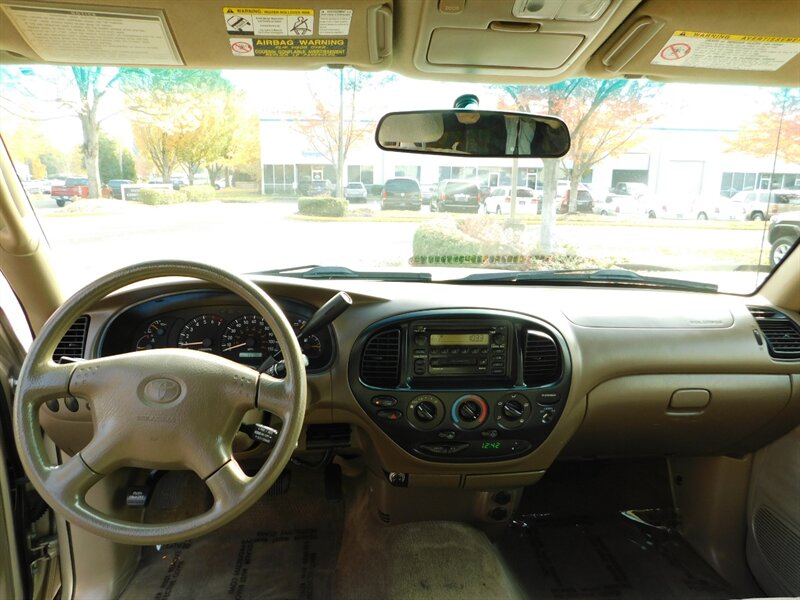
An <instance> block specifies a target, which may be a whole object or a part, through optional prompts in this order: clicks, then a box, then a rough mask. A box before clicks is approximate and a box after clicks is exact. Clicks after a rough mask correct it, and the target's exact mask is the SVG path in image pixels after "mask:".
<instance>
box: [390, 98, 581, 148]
mask: <svg viewBox="0 0 800 600" xmlns="http://www.w3.org/2000/svg"><path fill="white" fill-rule="evenodd" d="M375 143H376V144H378V147H379V148H381V149H382V150H391V151H393V152H412V153H416V154H449V155H453V154H455V155H462V156H480V157H494V158H497V157H513V156H518V157H528V158H559V157H561V156H564V155H565V154H566V153H567V152H568V151H569V144H570V139H569V129H567V126H566V124H565V123H564V122H563V121H562V120H560V119H556V118H555V117H543V116H539V115H530V114H527V113H516V112H498V111H493V110H424V111H414V112H397V113H389V114H387V115H385V116H384V117H383V118H382V119H381V120H380V121H379V122H378V127H377V129H376V131H375Z"/></svg>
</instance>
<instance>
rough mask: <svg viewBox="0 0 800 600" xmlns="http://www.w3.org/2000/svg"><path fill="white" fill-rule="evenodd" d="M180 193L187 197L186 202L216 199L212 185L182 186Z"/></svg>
mask: <svg viewBox="0 0 800 600" xmlns="http://www.w3.org/2000/svg"><path fill="white" fill-rule="evenodd" d="M180 193H181V194H183V195H184V197H185V198H186V202H208V201H210V200H215V199H216V194H215V193H214V188H212V187H211V186H210V185H190V186H186V187H183V188H181V190H180Z"/></svg>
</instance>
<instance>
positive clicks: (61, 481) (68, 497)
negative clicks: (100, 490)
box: [44, 454, 103, 504]
mask: <svg viewBox="0 0 800 600" xmlns="http://www.w3.org/2000/svg"><path fill="white" fill-rule="evenodd" d="M46 473H47V474H46V475H45V479H44V485H45V487H46V488H47V490H48V491H49V492H50V494H52V495H53V496H54V497H55V498H57V499H59V500H60V501H62V502H65V503H68V504H76V503H81V502H83V499H84V497H85V496H86V492H88V491H89V488H91V487H92V486H93V485H94V484H95V483H97V482H98V481H100V479H102V478H103V476H102V475H101V474H100V473H96V472H95V471H93V470H92V469H90V468H89V466H88V465H87V464H86V463H85V462H84V460H83V458H82V457H81V455H80V454H76V455H75V456H73V457H71V458H69V459H68V460H67V461H66V462H65V463H64V464H62V465H58V466H57V467H50V468H49V469H48V470H47V471H46Z"/></svg>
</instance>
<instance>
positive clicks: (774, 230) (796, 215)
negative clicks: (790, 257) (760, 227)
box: [769, 212, 800, 265]
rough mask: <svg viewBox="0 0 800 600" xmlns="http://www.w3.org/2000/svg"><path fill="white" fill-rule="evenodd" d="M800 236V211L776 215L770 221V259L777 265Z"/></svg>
mask: <svg viewBox="0 0 800 600" xmlns="http://www.w3.org/2000/svg"><path fill="white" fill-rule="evenodd" d="M798 238H800V212H787V213H783V214H779V215H775V216H774V217H772V219H770V222H769V243H770V244H772V249H771V250H770V252H769V260H770V262H771V263H772V264H773V265H777V264H778V263H779V262H781V261H782V260H783V257H784V256H786V254H787V253H788V252H789V250H791V249H792V246H793V245H794V244H795V242H797V240H798Z"/></svg>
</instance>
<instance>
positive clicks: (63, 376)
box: [20, 360, 76, 406]
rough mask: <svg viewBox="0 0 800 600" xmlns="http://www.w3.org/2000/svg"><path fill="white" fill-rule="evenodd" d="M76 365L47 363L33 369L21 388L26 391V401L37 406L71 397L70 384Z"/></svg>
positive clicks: (21, 384) (21, 382)
mask: <svg viewBox="0 0 800 600" xmlns="http://www.w3.org/2000/svg"><path fill="white" fill-rule="evenodd" d="M75 367H76V364H75V363H66V364H63V365H62V364H56V363H54V362H52V361H49V360H48V361H47V362H45V363H44V364H41V365H37V366H36V368H34V369H31V373H30V375H29V376H28V377H26V378H25V380H24V381H20V388H21V389H23V390H24V391H25V396H24V397H25V401H26V402H28V403H31V404H33V405H35V406H38V405H40V404H43V403H44V402H47V401H48V400H53V399H55V398H63V397H64V396H67V395H69V384H70V379H71V378H72V374H73V372H74V371H75Z"/></svg>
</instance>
